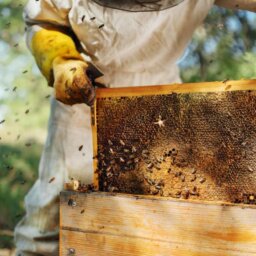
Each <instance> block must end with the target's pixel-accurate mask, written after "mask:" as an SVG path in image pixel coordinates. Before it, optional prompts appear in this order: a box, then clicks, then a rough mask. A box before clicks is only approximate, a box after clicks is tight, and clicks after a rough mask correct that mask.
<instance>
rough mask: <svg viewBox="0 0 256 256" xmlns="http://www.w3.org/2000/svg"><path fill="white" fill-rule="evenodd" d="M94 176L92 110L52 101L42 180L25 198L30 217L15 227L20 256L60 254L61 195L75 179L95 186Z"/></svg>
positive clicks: (42, 163) (41, 168)
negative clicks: (67, 183)
mask: <svg viewBox="0 0 256 256" xmlns="http://www.w3.org/2000/svg"><path fill="white" fill-rule="evenodd" d="M82 146H83V147H82ZM81 148H82V149H81ZM79 149H80V150H79ZM92 173H93V171H92V137H91V128H90V108H89V107H88V106H86V105H85V104H77V105H74V106H66V105H64V104H62V103H60V102H58V101H56V100H55V99H52V101H51V116H50V120H49V127H48V137H47V141H46V144H45V147H44V151H43V154H42V157H41V160H40V165H39V177H38V180H37V181H36V183H35V184H34V186H33V187H32V189H31V190H30V191H29V193H28V194H27V196H26V198H25V208H26V216H25V217H24V218H23V219H22V220H21V221H20V222H19V224H18V225H17V226H16V228H15V240H16V246H17V249H18V252H17V255H54V256H55V255H58V233H59V232H58V231H59V204H58V202H59V193H60V191H61V190H62V189H63V184H64V183H65V182H67V181H68V180H69V178H71V177H73V178H75V179H78V180H81V181H82V182H83V183H91V182H92ZM49 181H51V182H49Z"/></svg>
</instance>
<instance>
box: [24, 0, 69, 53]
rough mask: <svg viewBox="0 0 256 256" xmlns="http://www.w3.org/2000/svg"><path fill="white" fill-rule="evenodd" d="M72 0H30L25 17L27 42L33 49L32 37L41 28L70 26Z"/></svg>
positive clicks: (25, 10) (25, 9)
mask: <svg viewBox="0 0 256 256" xmlns="http://www.w3.org/2000/svg"><path fill="white" fill-rule="evenodd" d="M72 2H73V1H72V0H29V1H28V2H27V4H26V6H25V8H24V13H23V18H24V21H25V22H26V25H27V28H26V29H27V32H26V42H27V45H28V48H29V49H31V45H30V43H31V39H32V37H33V35H34V33H35V32H37V31H39V30H40V29H41V28H48V27H51V28H52V27H53V28H54V27H62V28H63V27H69V19H68V14H69V11H70V9H71V7H72Z"/></svg>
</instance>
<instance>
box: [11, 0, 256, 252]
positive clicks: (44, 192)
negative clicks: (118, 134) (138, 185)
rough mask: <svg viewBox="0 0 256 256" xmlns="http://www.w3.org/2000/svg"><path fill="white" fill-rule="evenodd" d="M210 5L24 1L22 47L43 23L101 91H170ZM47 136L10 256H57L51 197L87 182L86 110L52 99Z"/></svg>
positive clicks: (208, 1) (191, 1) (200, 1)
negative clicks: (59, 34) (92, 72)
mask: <svg viewBox="0 0 256 256" xmlns="http://www.w3.org/2000/svg"><path fill="white" fill-rule="evenodd" d="M224 2H225V1H224ZM226 2H230V1H226ZM231 2H232V1H231ZM244 2H250V4H251V3H252V2H253V8H255V1H244ZM232 3H234V2H232ZM213 4H214V0H184V1H182V2H181V3H180V4H178V5H176V6H174V7H172V8H168V9H164V10H161V11H150V12H139V11H138V12H130V11H125V10H119V9H112V8H110V7H104V6H101V5H99V4H97V3H95V2H94V1H93V0H74V1H72V0H38V1H36V0H30V1H28V4H27V6H26V9H25V19H26V20H27V21H29V22H30V23H31V25H30V26H29V28H28V33H27V35H28V36H27V38H28V44H29V43H30V40H31V38H32V36H33V33H34V32H35V31H38V30H39V29H40V26H42V25H43V24H44V23H45V22H47V23H51V24H54V25H64V26H69V27H70V28H71V29H72V30H73V32H74V33H75V35H76V36H77V37H78V39H79V40H80V42H81V44H82V46H83V47H84V50H85V52H86V54H87V56H89V58H90V60H91V62H92V63H93V64H94V65H95V66H96V67H98V68H99V69H100V70H101V71H102V72H103V73H104V75H105V76H104V82H105V84H106V85H107V86H109V87H120V86H136V85H157V84H170V83H177V82H180V77H179V70H178V67H177V64H176V63H177V60H178V59H179V58H180V57H181V56H182V54H183V52H184V49H185V47H186V46H187V44H188V42H189V40H190V39H191V37H192V34H193V32H194V31H195V29H196V28H197V27H198V25H200V24H201V23H202V21H203V20H204V18H205V16H206V15H207V13H208V11H209V10H210V8H211V7H212V5H213ZM94 17H95V18H94ZM102 24H104V26H101V25H102ZM99 27H100V28H99ZM48 129H49V133H48V137H47V141H46V144H45V148H44V151H43V155H42V157H41V161H40V166H39V178H38V180H37V181H36V183H35V184H34V186H33V187H32V189H31V190H30V191H29V193H28V195H27V196H26V198H25V207H26V211H27V214H26V216H25V217H24V218H23V219H22V221H21V222H20V223H19V224H18V225H17V227H16V229H15V239H16V245H17V249H18V251H19V253H18V254H17V255H58V241H57V239H58V217H59V216H58V213H59V209H58V208H59V205H58V201H59V199H58V197H59V193H60V191H61V190H62V189H63V184H64V183H65V182H67V181H68V180H69V177H73V178H75V179H78V180H81V181H82V182H86V183H91V182H92V175H93V168H92V136H91V128H90V108H89V107H88V106H87V105H85V104H76V105H73V106H68V105H64V104H62V103H60V102H58V101H56V100H55V99H52V102H51V116H50V120H49V127H48ZM81 145H83V149H82V151H79V150H78V148H79V147H80V146H81ZM52 177H55V180H54V181H53V182H52V183H49V180H50V179H51V178H52Z"/></svg>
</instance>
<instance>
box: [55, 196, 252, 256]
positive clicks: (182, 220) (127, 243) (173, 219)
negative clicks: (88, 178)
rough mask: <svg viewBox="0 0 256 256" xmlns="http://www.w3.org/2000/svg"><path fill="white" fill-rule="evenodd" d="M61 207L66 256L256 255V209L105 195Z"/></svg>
mask: <svg viewBox="0 0 256 256" xmlns="http://www.w3.org/2000/svg"><path fill="white" fill-rule="evenodd" d="M71 202H72V204H71ZM60 204H61V212H60V217H61V218H60V255H61V256H64V255H73V254H69V252H70V250H71V252H75V254H74V255H76V256H84V255H86V256H101V255H102V256H103V255H104V256H105V255H115V256H128V255H133V256H157V255H159V256H169V255H174V256H176V255H177V256H192V255H193V256H201V255H205V256H217V255H218V256H219V255H221V256H250V255H256V225H255V216H256V207H255V206H245V205H241V206H237V205H233V204H221V203H201V202H188V201H185V200H175V199H167V198H163V197H161V198H160V197H152V196H132V195H125V194H111V193H104V192H96V193H90V194H85V193H84V194H83V193H77V192H63V193H62V194H61V202H60Z"/></svg>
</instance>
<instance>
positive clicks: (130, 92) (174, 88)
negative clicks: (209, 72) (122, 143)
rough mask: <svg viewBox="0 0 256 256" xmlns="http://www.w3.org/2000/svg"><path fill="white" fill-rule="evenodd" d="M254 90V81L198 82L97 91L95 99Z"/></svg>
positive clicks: (255, 87) (255, 80)
mask: <svg viewBox="0 0 256 256" xmlns="http://www.w3.org/2000/svg"><path fill="white" fill-rule="evenodd" d="M242 90H256V79H251V80H237V81H233V80H225V81H218V82H200V83H185V84H167V85H154V86H153V85H151V86H134V87H118V88H100V89H97V93H96V98H97V99H100V98H105V97H125V96H127V97H128V96H129V97H131V96H146V95H161V94H170V93H188V92H189V93H193V92H195V93H196V92H223V91H242Z"/></svg>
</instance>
